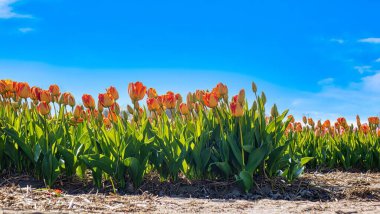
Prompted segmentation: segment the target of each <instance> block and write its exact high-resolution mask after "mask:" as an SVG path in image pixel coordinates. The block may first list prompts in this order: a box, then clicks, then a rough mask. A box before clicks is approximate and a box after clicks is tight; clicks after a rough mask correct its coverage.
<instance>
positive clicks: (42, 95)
mask: <svg viewBox="0 0 380 214" xmlns="http://www.w3.org/2000/svg"><path fill="white" fill-rule="evenodd" d="M38 100H39V101H41V102H42V101H44V102H47V103H50V102H51V96H50V91H49V90H41V91H39V93H38Z"/></svg>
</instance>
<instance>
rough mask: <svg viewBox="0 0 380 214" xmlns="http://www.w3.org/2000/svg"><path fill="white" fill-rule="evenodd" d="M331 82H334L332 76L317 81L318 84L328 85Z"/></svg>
mask: <svg viewBox="0 0 380 214" xmlns="http://www.w3.org/2000/svg"><path fill="white" fill-rule="evenodd" d="M332 83H334V78H331V77H329V78H326V79H322V80H319V81H318V85H330V84H332Z"/></svg>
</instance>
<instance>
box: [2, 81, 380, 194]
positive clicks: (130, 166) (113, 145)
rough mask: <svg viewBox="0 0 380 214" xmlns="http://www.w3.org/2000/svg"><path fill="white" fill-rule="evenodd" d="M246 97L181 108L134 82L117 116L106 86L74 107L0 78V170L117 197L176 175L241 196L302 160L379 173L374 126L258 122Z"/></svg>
mask: <svg viewBox="0 0 380 214" xmlns="http://www.w3.org/2000/svg"><path fill="white" fill-rule="evenodd" d="M252 91H253V93H254V95H255V100H254V102H253V103H252V104H251V105H249V104H248V102H247V101H246V98H245V91H244V90H241V91H240V92H239V94H237V95H235V96H233V97H232V99H231V100H229V96H228V88H227V86H226V85H224V84H222V83H219V84H218V85H217V86H216V87H215V88H213V89H212V90H211V91H204V90H197V91H196V92H194V93H188V94H187V96H186V99H185V100H184V99H183V98H182V96H181V95H180V94H176V93H174V92H171V91H168V92H167V93H165V94H163V95H158V94H157V92H156V90H155V89H154V88H147V87H146V86H144V85H143V84H142V83H141V82H136V83H130V84H129V85H128V94H129V96H130V98H131V101H132V106H129V105H128V106H127V108H126V109H123V108H121V107H120V106H119V104H118V99H119V93H118V91H117V90H116V88H115V87H112V86H111V87H109V88H108V89H106V91H105V92H104V93H100V94H99V96H98V99H97V101H96V100H95V99H94V98H93V97H92V96H91V95H88V94H84V95H83V96H82V100H81V101H82V105H80V104H77V102H76V100H75V98H74V96H73V95H72V94H71V93H69V92H65V93H61V91H60V88H59V87H58V86H57V85H51V86H50V87H49V89H48V90H43V89H41V88H38V87H30V86H29V85H28V83H24V82H15V81H12V80H1V81H0V95H1V96H0V127H1V129H0V161H1V162H0V169H1V170H3V169H14V168H15V169H16V170H18V171H24V172H28V173H31V174H33V175H35V176H36V177H38V178H40V179H43V180H44V181H45V183H46V185H47V186H52V185H53V184H54V182H55V181H56V179H57V178H58V177H59V176H66V177H68V178H72V177H73V176H76V177H79V178H86V176H88V173H87V172H91V173H92V180H93V181H94V183H95V184H96V185H97V186H99V187H100V186H101V185H102V182H104V181H105V180H108V181H110V182H111V183H112V184H113V185H114V188H115V189H116V188H124V187H125V185H126V182H132V183H133V184H134V185H135V187H138V186H139V185H140V184H141V182H142V181H143V178H144V176H145V175H146V174H147V173H150V172H152V171H154V172H157V173H158V174H159V175H160V177H161V178H162V179H163V180H176V179H177V178H178V176H179V175H180V174H182V175H184V176H186V177H187V178H189V179H204V178H207V179H231V178H235V179H236V180H237V181H238V182H239V183H241V184H242V186H243V187H244V189H245V190H247V191H248V190H250V189H251V188H252V186H253V184H254V176H255V175H263V176H269V177H273V176H282V177H284V178H285V179H286V180H289V181H291V180H293V179H294V178H296V177H298V176H299V175H300V174H301V173H302V171H303V170H304V165H305V164H307V163H308V162H309V164H310V166H317V165H325V166H329V167H336V166H342V165H343V166H344V167H346V165H344V164H350V165H348V166H349V167H364V168H368V169H376V168H379V165H380V164H379V161H378V154H379V146H378V145H379V143H378V139H379V138H378V137H377V135H376V134H377V131H378V127H377V126H378V122H377V125H376V126H375V125H374V124H375V122H376V121H373V120H371V122H370V125H368V127H369V131H365V130H366V128H365V127H366V124H363V125H361V126H359V128H358V129H354V128H353V127H349V126H348V125H346V124H344V123H343V122H342V121H343V120H342V119H341V122H340V123H339V127H337V126H331V125H330V122H327V121H326V122H325V123H323V125H322V124H320V122H318V124H317V125H315V124H314V122H313V121H312V119H309V121H307V119H306V122H305V123H304V124H301V123H298V122H294V119H293V118H292V117H291V116H289V117H286V115H287V111H285V112H283V113H281V114H280V113H279V112H278V110H277V107H276V105H274V106H273V107H272V108H271V113H270V115H266V114H265V112H266V110H265V104H266V96H265V94H264V93H263V92H262V93H261V94H259V93H258V92H257V87H256V85H255V84H254V83H252ZM145 97H146V100H145V102H144V101H143V100H144V98H145ZM249 106H250V107H249ZM338 122H339V121H338ZM327 124H328V125H327ZM342 127H343V129H342ZM342 130H344V131H342ZM376 152H377V153H376ZM353 154H358V155H357V156H355V158H353V157H352V156H354V155H353ZM363 155H367V156H368V157H367V156H366V157H364V156H363ZM376 155H377V156H376ZM369 156H370V157H369ZM358 158H359V159H360V160H359V161H358ZM365 158H367V159H366V160H365V161H364V160H363V159H365ZM376 158H377V159H376ZM351 163H352V164H351ZM349 167H346V168H349Z"/></svg>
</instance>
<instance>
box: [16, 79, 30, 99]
mask: <svg viewBox="0 0 380 214" xmlns="http://www.w3.org/2000/svg"><path fill="white" fill-rule="evenodd" d="M16 93H17V96H19V97H21V98H24V99H26V98H28V97H29V95H30V87H29V84H28V83H26V82H19V83H17V88H16Z"/></svg>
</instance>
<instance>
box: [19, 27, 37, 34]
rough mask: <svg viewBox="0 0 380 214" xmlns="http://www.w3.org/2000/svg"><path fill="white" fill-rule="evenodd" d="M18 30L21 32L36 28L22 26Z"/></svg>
mask: <svg viewBox="0 0 380 214" xmlns="http://www.w3.org/2000/svg"><path fill="white" fill-rule="evenodd" d="M18 31H20V32H21V33H29V32H32V31H34V29H33V28H30V27H22V28H19V29H18Z"/></svg>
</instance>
